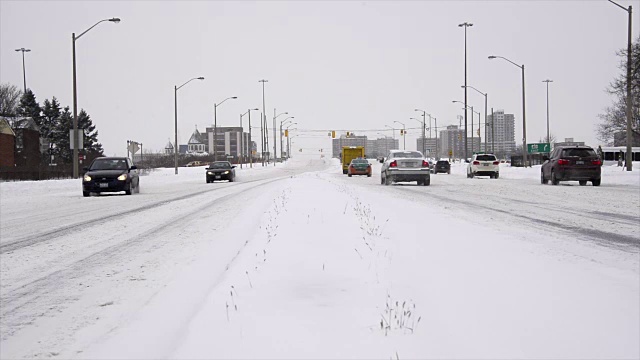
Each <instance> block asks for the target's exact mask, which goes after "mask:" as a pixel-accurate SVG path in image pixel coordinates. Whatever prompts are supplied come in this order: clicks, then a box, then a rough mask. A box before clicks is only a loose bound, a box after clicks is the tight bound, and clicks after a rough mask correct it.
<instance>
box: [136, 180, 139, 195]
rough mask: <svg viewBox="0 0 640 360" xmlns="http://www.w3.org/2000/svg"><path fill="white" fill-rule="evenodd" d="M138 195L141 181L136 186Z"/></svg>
mask: <svg viewBox="0 0 640 360" xmlns="http://www.w3.org/2000/svg"><path fill="white" fill-rule="evenodd" d="M136 194H140V181H138V183H137V184H136Z"/></svg>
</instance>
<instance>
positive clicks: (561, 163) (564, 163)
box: [558, 159, 569, 165]
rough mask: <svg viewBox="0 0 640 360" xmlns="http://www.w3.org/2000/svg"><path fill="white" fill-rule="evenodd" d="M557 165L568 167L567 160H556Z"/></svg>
mask: <svg viewBox="0 0 640 360" xmlns="http://www.w3.org/2000/svg"><path fill="white" fill-rule="evenodd" d="M558 165H569V160H567V159H560V160H558Z"/></svg>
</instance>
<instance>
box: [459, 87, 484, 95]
mask: <svg viewBox="0 0 640 360" xmlns="http://www.w3.org/2000/svg"><path fill="white" fill-rule="evenodd" d="M460 87H461V88H464V85H462V86H460ZM467 87H468V88H471V89H473V90H475V91H477V92H479V93H480V94H482V96H487V93H483V92H482V91H480V90H478V89H476V88H474V87H473V86H471V85H467Z"/></svg>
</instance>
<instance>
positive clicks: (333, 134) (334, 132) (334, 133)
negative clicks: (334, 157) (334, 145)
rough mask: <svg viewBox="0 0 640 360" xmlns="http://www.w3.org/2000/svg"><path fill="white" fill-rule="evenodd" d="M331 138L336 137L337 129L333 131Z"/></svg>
mask: <svg viewBox="0 0 640 360" xmlns="http://www.w3.org/2000/svg"><path fill="white" fill-rule="evenodd" d="M331 138H332V139H335V138H336V131H335V130H333V131H331Z"/></svg>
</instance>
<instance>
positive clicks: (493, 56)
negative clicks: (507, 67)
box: [489, 55, 523, 69]
mask: <svg viewBox="0 0 640 360" xmlns="http://www.w3.org/2000/svg"><path fill="white" fill-rule="evenodd" d="M496 58H498V59H503V60H506V61H508V62H510V63H512V64H513V65H515V66H517V67H519V68H520V69H522V68H523V65H518V64H516V63H514V62H513V61H511V60H509V59H507V58H506V57H503V56H496V55H491V56H489V59H496Z"/></svg>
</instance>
